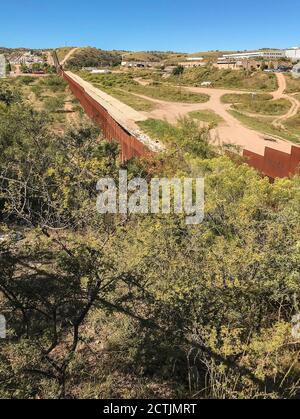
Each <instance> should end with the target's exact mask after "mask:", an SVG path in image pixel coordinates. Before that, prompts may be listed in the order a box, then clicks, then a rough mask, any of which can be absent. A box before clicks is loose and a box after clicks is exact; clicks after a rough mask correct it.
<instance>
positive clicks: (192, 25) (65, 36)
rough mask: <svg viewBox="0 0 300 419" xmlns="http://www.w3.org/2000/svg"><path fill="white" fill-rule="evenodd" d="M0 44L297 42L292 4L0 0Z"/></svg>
mask: <svg viewBox="0 0 300 419" xmlns="http://www.w3.org/2000/svg"><path fill="white" fill-rule="evenodd" d="M1 3H2V4H1V6H0V18H1V21H0V46H5V47H21V46H24V47H31V48H52V47H59V46H65V45H68V46H87V45H91V46H96V47H98V48H103V49H125V50H176V51H187V52H196V51H204V50H214V49H220V50H238V49H252V48H254V49H255V48H263V47H278V48H284V47H291V46H296V45H300V1H299V0H285V1H282V0H281V1H279V0H260V1H259V0H252V1H250V0H213V1H210V0H206V1H202V0H124V1H121V0H106V1H103V0H85V1H82V0H80V1H77V0H72V1H71V0H60V1H58V0H52V1H47V2H46V1H42V0H15V1H14V2H4V1H3V2H1Z"/></svg>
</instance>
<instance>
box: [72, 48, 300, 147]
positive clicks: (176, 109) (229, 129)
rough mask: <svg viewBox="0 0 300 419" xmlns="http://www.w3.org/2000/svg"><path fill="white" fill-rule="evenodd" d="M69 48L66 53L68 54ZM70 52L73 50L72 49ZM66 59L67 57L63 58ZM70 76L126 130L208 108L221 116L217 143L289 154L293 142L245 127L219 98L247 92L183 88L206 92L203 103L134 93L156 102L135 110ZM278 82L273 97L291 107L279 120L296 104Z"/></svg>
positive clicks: (282, 80) (294, 109)
mask: <svg viewBox="0 0 300 419" xmlns="http://www.w3.org/2000/svg"><path fill="white" fill-rule="evenodd" d="M71 53H72V51H70V52H69V54H68V55H69V56H70V55H72V54H71ZM73 53H74V50H73ZM65 58H67V57H65ZM67 74H68V75H69V76H71V77H72V78H73V79H74V80H75V81H77V83H79V84H80V85H81V86H82V87H84V89H85V90H86V91H88V93H89V94H90V95H91V96H92V97H94V98H95V99H96V100H97V101H99V103H100V104H102V106H104V107H105V108H106V109H107V110H108V111H109V112H110V114H111V115H112V116H113V117H114V118H115V119H116V120H117V121H120V122H121V124H123V126H126V127H128V129H129V130H137V129H138V127H137V125H136V122H137V121H143V120H146V119H148V118H156V119H166V120H167V121H169V122H171V123H174V122H176V120H177V119H178V118H179V117H181V116H184V115H186V114H188V113H189V112H192V111H197V110H212V111H214V112H215V113H217V114H218V115H219V116H221V118H222V119H223V121H224V122H223V123H221V124H219V126H218V127H217V128H216V129H214V130H213V131H212V138H213V140H214V141H216V142H219V143H229V144H235V145H237V146H240V147H241V148H246V149H247V150H249V151H253V152H255V153H258V154H261V155H263V154H264V150H265V147H266V146H271V147H272V148H274V149H276V150H280V151H284V152H287V153H290V151H291V146H292V145H293V144H292V143H290V142H289V141H285V140H282V139H280V138H274V137H272V136H271V135H268V134H262V133H260V132H257V131H254V130H252V129H249V128H247V127H245V126H244V125H243V124H242V123H241V122H240V121H239V120H237V119H236V118H234V117H233V116H232V115H231V114H230V113H229V112H228V111H229V110H230V108H231V105H229V104H224V103H222V101H221V97H222V96H223V95H224V94H226V93H237V94H243V93H247V92H245V91H240V90H237V91H234V90H226V89H214V88H202V87H186V88H184V89H186V90H188V91H191V92H196V93H205V94H207V95H209V97H210V99H209V101H208V102H206V103H193V104H189V103H177V102H167V101H163V100H158V99H152V98H150V97H148V96H144V95H136V96H139V97H142V98H144V99H146V100H148V101H151V102H153V103H155V104H156V107H155V109H154V110H152V111H149V112H137V111H135V110H134V109H132V108H131V107H129V106H127V105H125V104H124V103H122V102H120V101H119V100H117V99H115V98H113V97H112V96H110V95H107V94H106V93H104V92H102V91H101V90H99V89H97V88H95V87H93V86H92V85H91V84H90V83H88V82H86V81H84V80H83V79H81V78H80V77H78V76H77V75H74V74H72V73H70V72H68V73H67ZM278 84H279V87H278V89H277V90H276V92H274V93H273V98H275V99H279V98H282V97H284V98H287V99H288V100H290V101H291V103H292V105H293V106H292V107H291V109H290V110H289V112H288V113H287V114H286V115H283V116H281V117H280V118H278V120H280V121H283V120H285V119H287V118H289V117H291V116H294V115H295V114H296V113H297V111H298V109H299V107H300V104H299V102H298V100H297V99H296V98H295V97H291V96H289V95H286V94H285V93H284V91H285V89H286V83H285V78H284V76H283V75H282V74H278Z"/></svg>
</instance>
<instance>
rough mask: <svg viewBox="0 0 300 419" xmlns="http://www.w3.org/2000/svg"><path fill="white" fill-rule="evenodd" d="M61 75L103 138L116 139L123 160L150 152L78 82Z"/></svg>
mask: <svg viewBox="0 0 300 419" xmlns="http://www.w3.org/2000/svg"><path fill="white" fill-rule="evenodd" d="M62 76H63V77H64V79H65V80H66V81H67V82H68V84H69V86H70V89H71V91H72V92H73V94H74V95H75V96H76V97H77V99H78V100H79V102H80V103H81V105H82V107H83V108H84V110H85V112H86V113H87V115H88V116H89V117H90V118H91V119H92V120H93V121H95V123H96V124H97V125H98V126H99V127H100V128H101V130H102V133H103V136H104V138H105V139H107V140H109V141H113V140H114V141H117V142H118V143H119V144H120V145H121V158H122V160H123V161H126V160H129V159H131V158H132V157H141V156H146V155H149V154H150V151H149V150H148V148H147V147H146V146H145V145H144V144H143V143H141V142H140V141H139V140H138V139H137V138H136V137H134V136H133V135H132V134H131V133H129V132H128V131H127V130H126V129H125V128H123V127H122V126H121V125H120V124H119V123H118V122H117V121H115V120H114V119H113V118H112V116H111V115H110V114H109V113H108V112H107V110H106V109H105V108H104V107H103V106H101V105H100V104H99V103H98V102H97V101H96V100H94V99H93V98H92V97H91V96H89V95H88V94H87V93H86V91H85V90H84V89H83V88H82V87H81V86H80V85H79V84H78V83H76V82H75V81H74V80H73V79H72V78H71V77H69V76H68V75H67V74H66V73H65V72H63V71H62Z"/></svg>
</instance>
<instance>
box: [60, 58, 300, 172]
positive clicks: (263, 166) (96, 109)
mask: <svg viewBox="0 0 300 419" xmlns="http://www.w3.org/2000/svg"><path fill="white" fill-rule="evenodd" d="M54 62H55V65H56V66H57V70H58V72H59V73H60V74H61V75H62V76H63V77H64V79H65V80H66V81H67V82H68V84H69V87H70V89H71V91H72V92H73V94H74V95H75V96H76V98H77V99H78V100H79V102H80V103H81V105H82V107H83V108H84V110H85V112H86V113H87V115H88V116H89V117H90V118H91V119H92V120H93V121H95V123H96V124H97V125H98V126H99V127H100V128H101V130H102V132H103V135H104V137H105V138H106V139H107V140H109V141H112V140H115V141H117V142H118V143H119V144H120V146H121V158H122V161H126V160H129V159H131V158H132V157H141V156H146V155H149V154H151V151H150V150H149V149H148V148H147V147H146V146H145V145H144V144H143V143H142V142H141V141H140V140H139V139H137V138H136V137H134V136H133V135H132V134H131V133H130V132H128V131H127V130H126V129H125V128H124V127H122V126H121V125H120V124H119V123H118V122H117V121H115V120H114V119H113V118H112V116H111V115H110V114H109V113H108V111H107V110H106V109H105V108H104V107H103V106H101V105H100V104H99V103H98V102H96V101H95V100H94V99H93V98H92V97H91V96H89V95H88V94H87V93H86V91H85V90H84V89H83V88H82V87H81V86H80V85H79V84H78V83H76V82H75V81H74V80H73V79H72V78H70V77H68V75H67V74H66V73H65V72H64V71H63V69H62V68H61V66H60V64H59V61H58V59H57V55H56V53H55V54H54ZM243 156H244V157H245V158H246V163H247V164H248V165H249V166H251V167H253V168H254V169H256V170H258V171H259V172H260V173H262V174H263V175H264V176H268V177H269V178H270V179H276V178H284V177H289V176H292V175H295V174H300V147H297V146H292V148H291V153H290V154H288V153H284V152H282V151H278V150H275V149H273V148H271V147H266V148H265V153H264V155H263V156H262V155H260V154H256V153H254V152H252V151H249V150H247V149H245V150H244V151H243Z"/></svg>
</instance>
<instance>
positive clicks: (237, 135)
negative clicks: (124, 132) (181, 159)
mask: <svg viewBox="0 0 300 419" xmlns="http://www.w3.org/2000/svg"><path fill="white" fill-rule="evenodd" d="M282 88H283V86H281V87H280V89H282ZM186 89H187V90H189V91H191V92H195V93H205V94H207V95H209V96H210V99H209V101H208V102H206V103H198V104H197V103H195V104H187V103H175V102H165V101H161V100H156V99H151V98H149V97H148V96H141V97H143V98H144V99H147V100H151V101H152V102H155V103H156V105H157V106H156V108H155V109H154V110H152V111H150V112H143V114H144V115H145V116H147V117H148V118H157V119H166V120H167V121H168V122H170V123H174V122H176V120H177V119H178V118H179V117H182V116H184V115H186V114H187V113H189V112H192V111H197V110H206V109H208V110H212V111H214V112H215V113H217V114H218V115H219V116H221V118H222V119H223V120H224V122H223V123H221V124H220V125H219V126H218V127H217V128H216V129H214V130H213V131H212V136H213V139H214V140H215V141H218V142H221V143H229V144H235V145H237V146H240V147H241V148H247V149H248V150H250V151H253V152H255V153H258V154H261V155H263V154H264V149H265V147H266V146H270V144H272V148H274V149H276V150H280V151H285V152H290V151H291V145H292V144H291V143H290V142H288V141H285V140H280V139H278V138H272V136H271V135H265V134H262V133H260V132H257V131H254V130H252V129H250V128H247V127H245V126H244V125H243V124H242V123H241V122H240V121H239V120H237V119H236V118H234V117H233V116H232V115H231V114H230V113H229V112H228V111H229V109H230V107H231V105H228V104H224V103H222V102H221V97H222V96H223V95H225V94H227V93H230V94H232V93H237V94H243V93H247V92H245V91H233V90H225V89H212V88H202V87H189V88H186ZM277 94H278V97H279V96H280V94H281V95H282V94H283V93H280V94H279V92H278V93H277ZM139 96H140V95H139ZM270 139H271V141H272V142H270Z"/></svg>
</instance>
